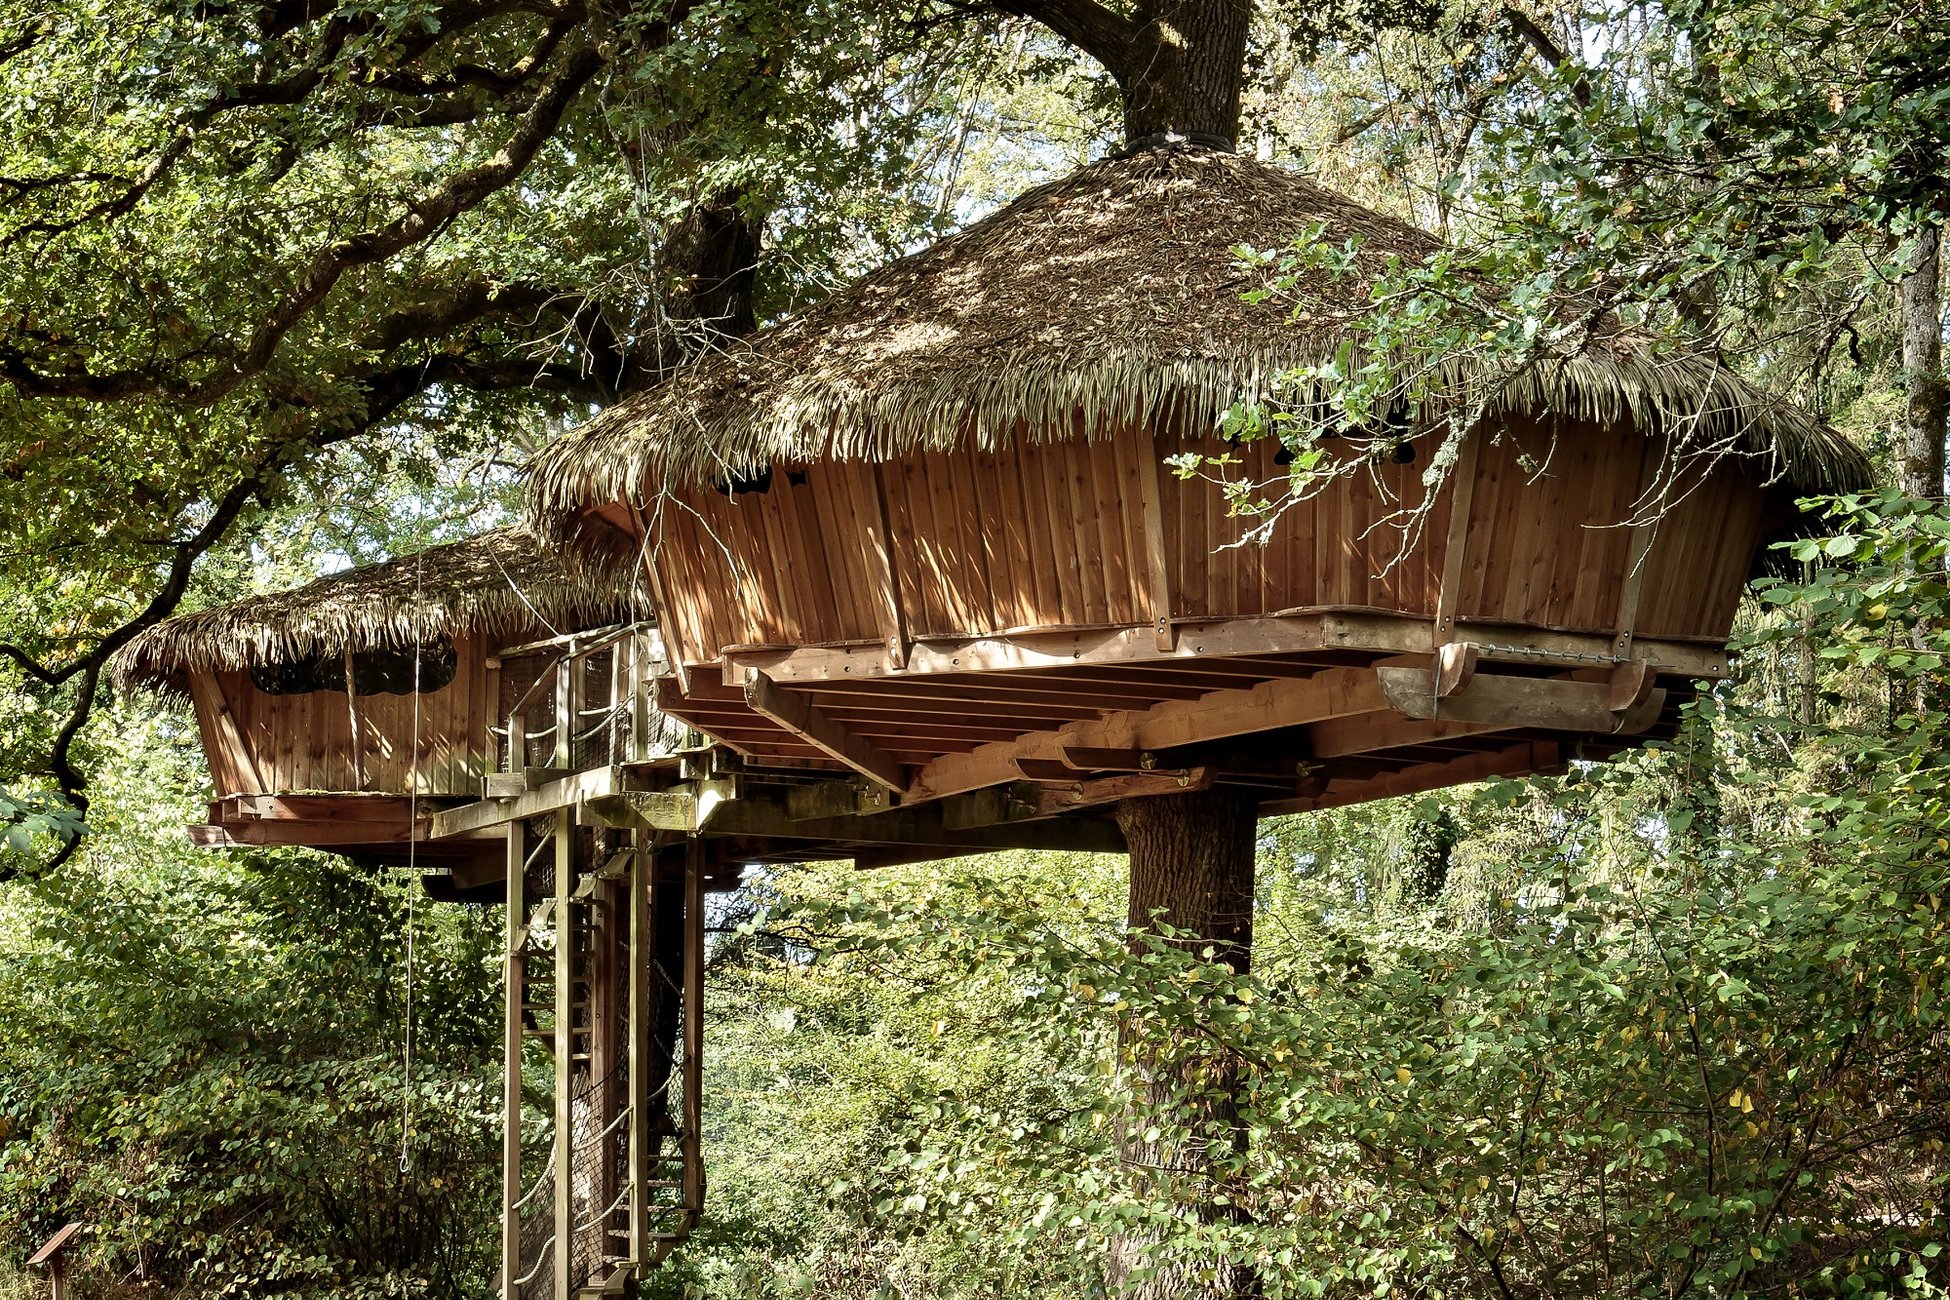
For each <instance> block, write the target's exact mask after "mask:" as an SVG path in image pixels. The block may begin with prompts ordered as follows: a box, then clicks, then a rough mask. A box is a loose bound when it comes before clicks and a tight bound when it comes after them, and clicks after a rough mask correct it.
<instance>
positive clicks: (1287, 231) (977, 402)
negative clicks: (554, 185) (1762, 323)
mask: <svg viewBox="0 0 1950 1300" xmlns="http://www.w3.org/2000/svg"><path fill="white" fill-rule="evenodd" d="M1316 223H1323V224H1324V226H1325V230H1324V232H1323V234H1322V236H1321V238H1322V239H1323V240H1324V241H1325V242H1327V243H1329V244H1332V245H1336V246H1338V245H1340V244H1341V243H1342V242H1343V241H1345V240H1346V239H1348V238H1349V237H1350V236H1353V235H1359V236H1360V239H1361V245H1362V250H1363V251H1362V254H1361V257H1362V261H1363V264H1364V265H1368V266H1376V267H1378V266H1379V265H1380V262H1381V259H1384V258H1387V257H1389V256H1391V255H1392V256H1399V257H1402V258H1405V259H1408V260H1411V261H1415V262H1419V261H1421V260H1422V259H1423V258H1425V257H1426V256H1428V255H1429V254H1430V253H1432V252H1434V251H1436V250H1437V248H1438V244H1437V243H1436V241H1435V240H1433V239H1432V238H1430V237H1429V236H1428V235H1426V234H1424V233H1422V232H1421V231H1418V230H1416V229H1414V228H1413V227H1411V226H1408V225H1405V224H1403V223H1402V222H1399V221H1396V220H1394V219H1392V218H1389V217H1386V216H1383V215H1381V214H1380V213H1377V212H1374V211H1372V210H1370V209H1368V208H1365V207H1363V206H1361V205H1360V204H1358V203H1355V202H1353V201H1351V200H1349V199H1347V198H1344V197H1342V196H1340V195H1337V194H1334V193H1332V192H1330V191H1328V190H1325V189H1322V188H1321V187H1319V186H1318V185H1315V184H1313V183H1312V182H1310V181H1308V180H1305V179H1304V178H1302V177H1299V176H1296V175H1294V174H1293V173H1291V172H1288V171H1285V170H1282V169H1280V168H1277V167H1273V166H1270V165H1267V164H1264V163H1260V162H1256V161H1253V160H1251V159H1247V158H1241V157H1238V156H1235V155H1232V154H1225V153H1218V152H1212V151H1207V150H1201V149H1193V148H1187V147H1173V148H1168V149H1155V150H1147V151H1143V152H1140V153H1137V154H1135V155H1133V156H1130V157H1128V158H1119V159H1107V160H1105V161H1102V162H1098V163H1094V164H1092V165H1090V166H1088V167H1085V168H1083V169H1082V170H1080V171H1078V172H1076V173H1074V174H1072V175H1070V176H1069V177H1067V178H1065V179H1063V180H1059V181H1056V182H1054V183H1052V184H1048V185H1044V186H1042V187H1040V188H1038V189H1034V190H1031V191H1030V192H1029V193H1027V194H1025V195H1023V196H1022V197H1021V198H1020V199H1017V200H1016V201H1015V202H1014V203H1011V204H1009V205H1008V206H1007V207H1005V208H1002V209H1001V210H999V211H997V212H995V213H994V214H992V215H990V216H989V217H987V218H985V219H984V220H981V221H978V222H976V223H975V224H973V225H971V226H969V227H968V228H966V229H965V230H962V231H961V232H959V233H958V234H955V235H953V236H950V237H949V238H947V239H944V240H942V241H941V242H940V243H938V244H936V245H934V246H933V247H931V248H929V249H927V250H925V251H923V252H920V253H917V254H915V255H913V256H911V257H907V258H903V259H901V260H899V261H897V262H893V263H891V264H889V265H887V266H885V267H882V268H881V269H879V270H878V271H875V272H873V273H872V274H870V275H868V276H866V277H865V278H863V279H861V280H859V281H857V282H856V283H854V284H853V285H851V286H849V287H848V288H846V289H844V290H842V291H840V292H838V293H836V294H834V295H833V296H832V297H830V298H828V299H827V300H826V301H825V302H823V303H821V304H820V305H818V306H816V307H814V308H813V309H811V310H809V311H807V312H805V313H804V314H803V315H800V316H798V317H796V318H793V319H790V320H788V321H786V322H784V323H782V324H780V325H778V326H776V327H774V328H772V329H768V330H766V331H764V332H763V333H761V334H759V335H758V336H756V337H755V338H754V339H752V340H750V341H749V342H748V343H744V344H737V345H733V346H732V347H731V348H729V349H728V350H726V351H722V352H719V353H716V354H713V355H711V356H708V357H706V358H704V359H702V360H700V361H699V362H698V363H696V364H693V365H692V366H690V367H688V368H687V369H685V370H683V371H681V372H680V373H679V374H678V375H677V376H675V377H674V378H672V379H671V380H670V381H669V382H667V383H665V384H663V385H661V386H659V387H658V388H656V389H654V390H652V391H649V392H646V393H644V394H642V395H641V396H639V397H636V398H634V399H632V400H630V401H626V402H623V403H621V404H619V405H617V406H615V407H612V408H611V409H609V410H607V411H605V412H603V413H602V414H600V415H598V416H597V417H596V418H594V419H592V420H590V421H589V422H587V423H586V424H584V425H582V426H581V427H580V428H578V429H575V430H573V431H572V432H570V433H569V434H567V435H566V436H564V437H563V438H561V439H558V440H557V441H556V442H555V443H554V444H552V445H551V446H549V447H547V448H546V449H544V450H543V452H542V453H541V454H540V455H539V456H538V457H537V458H536V459H535V461H534V463H533V465H532V466H531V471H530V480H531V483H530V486H531V505H532V507H533V509H534V512H535V518H536V520H537V522H538V523H539V524H541V525H543V526H546V527H550V528H553V527H554V526H556V525H559V524H561V523H562V522H564V520H565V519H566V518H568V517H572V516H573V515H574V514H575V512H576V511H578V510H579V509H581V508H584V507H586V506H591V505H600V504H603V503H605V502H610V501H620V500H630V501H641V500H642V499H644V497H645V496H646V494H647V493H653V492H654V490H655V488H656V486H657V485H658V484H659V483H660V482H665V481H668V482H674V483H693V484H694V483H696V482H699V481H705V480H711V479H717V478H720V477H722V476H724V475H727V474H745V473H750V472H753V471H755V470H757V469H758V468H759V467H760V466H762V465H764V464H766V463H769V462H770V461H773V460H782V461H788V462H803V461H807V460H815V459H821V458H828V457H835V458H866V459H879V458H884V457H887V456H890V455H892V454H896V453H898V452H901V451H904V450H908V449H912V448H917V447H920V448H929V447H932V448H940V447H945V446H949V445H955V444H961V443H965V442H973V443H974V444H976V445H978V446H995V445H998V444H999V443H1001V442H1002V441H1004V440H1006V439H1008V438H1010V437H1014V436H1028V437H1033V438H1051V437H1066V436H1075V434H1076V433H1077V431H1078V430H1079V428H1080V427H1081V428H1083V429H1085V430H1091V429H1095V428H1099V427H1102V424H1103V423H1104V422H1107V421H1110V420H1121V419H1130V418H1137V419H1143V418H1146V417H1148V416H1150V415H1152V414H1153V413H1155V412H1157V411H1158V410H1159V409H1160V408H1161V407H1163V406H1164V405H1165V404H1166V403H1172V404H1173V406H1174V409H1175V411H1176V412H1177V413H1178V414H1179V415H1180V417H1181V418H1185V419H1189V420H1191V421H1194V422H1196V423H1197V424H1201V425H1208V426H1209V424H1210V423H1211V422H1212V421H1215V420H1216V419H1217V418H1218V416H1219V414H1220V413H1221V412H1223V411H1224V410H1225V409H1226V408H1227V407H1228V406H1229V405H1231V404H1232V403H1233V402H1234V401H1236V400H1239V399H1240V398H1241V397H1242V395H1243V396H1246V397H1248V398H1253V397H1257V396H1260V395H1264V394H1266V393H1267V391H1268V386H1269V384H1270V382H1271V381H1272V380H1273V378H1274V377H1275V376H1276V375H1278V374H1280V373H1281V372H1283V371H1287V370H1290V369H1293V368H1295V367H1298V366H1304V365H1314V364H1318V363H1320V362H1322V361H1324V360H1326V359H1328V358H1330V357H1332V356H1333V354H1334V352H1335V350H1336V349H1337V348H1338V347H1339V346H1340V345H1341V343H1342V342H1343V341H1344V340H1346V339H1347V338H1348V337H1349V335H1350V331H1351V329H1352V328H1353V325H1354V323H1355V322H1356V321H1357V320H1358V318H1359V317H1360V315H1361V314H1362V310H1363V308H1364V306H1365V304H1364V303H1363V302H1361V301H1359V298H1360V297H1361V295H1360V294H1358V293H1357V292H1354V291H1353V286H1354V285H1356V284H1358V283H1359V281H1358V280H1353V281H1350V280H1348V279H1336V278H1332V277H1330V276H1328V275H1326V274H1325V273H1323V274H1322V275H1321V276H1319V277H1318V281H1317V282H1310V283H1308V284H1306V285H1305V286H1304V288H1303V292H1302V297H1303V299H1304V301H1302V302H1301V303H1300V305H1299V310H1298V311H1297V312H1295V311H1294V310H1293V304H1291V303H1279V304H1274V303H1259V304H1253V303H1248V302H1246V301H1245V300H1244V298H1243V296H1242V294H1243V293H1244V291H1245V290H1246V289H1247V288H1249V287H1250V285H1249V282H1248V280H1247V278H1246V277H1245V276H1244V275H1243V274H1242V272H1241V270H1240V267H1239V263H1238V260H1237V258H1236V257H1235V256H1234V253H1233V252H1232V250H1233V249H1234V248H1235V247H1236V246H1238V245H1241V244H1247V245H1251V246H1253V247H1255V248H1259V249H1262V250H1278V249H1281V248H1284V247H1286V246H1288V245H1289V244H1291V242H1292V241H1294V240H1295V239H1296V238H1298V237H1300V236H1301V235H1302V234H1303V233H1304V232H1306V231H1307V230H1309V229H1310V228H1311V227H1312V226H1314V225H1315V224H1316ZM1452 379H1453V381H1454V382H1455V384H1456V385H1457V387H1458V389H1462V388H1466V387H1467V385H1469V384H1470V383H1471V382H1472V381H1473V382H1475V383H1477V384H1479V385H1480V384H1481V383H1482V376H1480V375H1474V374H1471V373H1470V371H1469V363H1467V362H1462V363H1458V372H1457V373H1456V374H1455V375H1454V376H1453V377H1452ZM1499 404H1500V405H1502V406H1505V407H1508V408H1522V409H1528V410H1541V409H1556V410H1560V411H1565V412H1567V413H1575V414H1578V415H1583V416H1588V417H1597V418H1600V419H1603V420H1606V421H1610V420H1613V419H1617V418H1620V417H1629V418H1632V419H1634V420H1636V421H1639V422H1640V423H1641V425H1642V426H1643V427H1648V428H1649V427H1659V426H1661V425H1663V424H1666V423H1668V422H1670V421H1672V420H1674V419H1677V418H1682V417H1686V416H1692V415H1703V416H1704V417H1705V424H1706V425H1707V426H1711V432H1712V433H1713V435H1714V436H1715V437H1716V438H1720V437H1727V436H1729V435H1730V436H1731V437H1732V438H1733V439H1734V441H1735V442H1736V444H1737V445H1740V446H1742V447H1743V448H1745V449H1746V450H1749V451H1754V452H1759V453H1763V454H1765V455H1767V456H1768V457H1769V458H1770V460H1771V462H1772V463H1771V472H1778V473H1779V474H1780V475H1782V476H1783V477H1784V478H1785V479H1786V480H1787V481H1788V482H1789V483H1790V484H1791V485H1792V486H1794V487H1796V488H1798V489H1802V490H1810V491H1818V490H1836V489H1839V488H1842V487H1845V486H1848V485H1851V484H1854V483H1856V482H1858V481H1860V480H1863V479H1865V478H1866V463H1865V462H1864V461H1863V460H1862V458H1861V456H1860V455H1859V454H1858V453H1857V452H1856V451H1855V449H1854V448H1853V447H1852V446H1851V445H1850V444H1848V443H1847V442H1846V441H1845V440H1843V439H1842V438H1841V437H1840V435H1838V434H1836V433H1835V432H1834V431H1833V430H1831V429H1829V428H1827V427H1826V426H1824V425H1822V424H1821V423H1820V422H1819V421H1816V420H1814V419H1813V418H1812V417H1810V416H1808V415H1806V414H1805V413H1804V412H1802V411H1800V410H1799V409H1797V408H1795V407H1793V406H1791V405H1789V404H1787V403H1784V402H1781V401H1779V400H1778V399H1775V398H1773V397H1770V396H1769V395H1767V394H1765V393H1763V392H1761V391H1760V390H1759V389H1757V388H1755V387H1753V386H1752V385H1750V384H1747V383H1745V382H1743V381H1742V380H1740V379H1738V378H1737V377H1735V376H1734V375H1732V374H1731V373H1729V372H1728V371H1726V370H1725V369H1723V368H1722V367H1720V366H1719V365H1717V364H1716V363H1715V362H1714V361H1713V360H1712V359H1710V358H1705V357H1698V356H1691V357H1674V356H1671V355H1659V356H1655V355H1653V354H1652V352H1651V351H1650V349H1649V348H1648V347H1647V346H1646V345H1645V343H1644V342H1643V341H1642V340H1637V339H1633V338H1630V337H1626V336H1622V335H1618V334H1616V333H1614V335H1613V336H1612V337H1611V338H1610V339H1608V340H1605V341H1603V342H1600V343H1596V344H1594V345H1593V346H1591V347H1588V348H1587V349H1586V350H1585V351H1584V352H1583V353H1582V354H1580V355H1579V356H1577V357H1576V358H1574V359H1571V360H1569V361H1562V362H1553V363H1549V364H1546V365H1543V366H1539V367H1537V368H1535V369H1534V370H1532V371H1530V372H1529V373H1526V374H1523V375H1520V376H1518V377H1517V378H1516V380H1515V381H1514V382H1512V383H1508V384H1507V386H1506V387H1505V390H1504V391H1503V392H1502V394H1501V396H1500V398H1499ZM1078 412H1081V413H1082V414H1083V416H1084V420H1083V421H1082V422H1081V425H1080V423H1079V421H1078V420H1077V418H1076V416H1077V413H1078Z"/></svg>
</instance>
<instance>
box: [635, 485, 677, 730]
mask: <svg viewBox="0 0 1950 1300" xmlns="http://www.w3.org/2000/svg"><path fill="white" fill-rule="evenodd" d="M658 510H659V512H661V510H662V506H661V505H659V507H658ZM630 522H631V523H633V524H635V525H636V535H637V558H638V559H639V560H640V561H641V562H642V564H643V581H644V585H646V586H647V587H649V588H650V604H651V606H652V607H653V608H655V610H656V611H657V635H659V636H661V637H662V638H663V641H664V651H665V654H666V657H667V658H668V659H669V660H670V671H671V675H672V676H674V677H675V678H676V679H677V686H678V689H679V690H682V691H686V692H688V691H689V690H690V689H691V670H690V666H689V665H688V664H687V663H686V662H685V656H686V655H687V653H688V652H689V651H690V647H689V646H687V645H685V644H684V642H683V639H682V638H681V637H679V636H678V634H677V614H676V611H675V610H673V609H672V608H671V604H670V602H669V601H668V600H666V599H664V584H663V579H662V578H661V577H660V576H658V573H657V561H656V558H655V557H656V550H657V548H658V547H659V546H662V545H663V542H662V540H661V539H658V540H657V541H655V542H653V541H652V540H651V538H650V524H649V521H648V520H646V519H644V517H643V511H642V510H641V509H639V508H638V507H637V506H634V505H632V506H631V507H630Z"/></svg>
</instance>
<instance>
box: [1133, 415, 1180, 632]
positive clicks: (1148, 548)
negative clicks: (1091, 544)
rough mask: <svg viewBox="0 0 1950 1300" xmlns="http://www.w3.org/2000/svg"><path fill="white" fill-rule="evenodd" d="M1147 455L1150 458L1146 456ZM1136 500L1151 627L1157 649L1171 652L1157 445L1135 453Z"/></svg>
mask: <svg viewBox="0 0 1950 1300" xmlns="http://www.w3.org/2000/svg"><path fill="white" fill-rule="evenodd" d="M1146 451H1150V452H1151V453H1152V454H1151V455H1150V456H1147V455H1146V454H1145V452H1146ZM1134 472H1135V473H1136V476H1137V480H1138V500H1139V502H1140V504H1141V506H1142V508H1143V512H1144V567H1145V577H1146V590H1147V591H1148V592H1149V594H1150V598H1151V627H1152V630H1153V631H1154V632H1156V633H1157V638H1158V649H1160V650H1163V651H1167V652H1168V651H1170V650H1171V649H1172V648H1173V646H1174V644H1175V642H1176V639H1177V638H1176V635H1175V634H1174V632H1173V631H1172V624H1171V570H1170V568H1169V566H1168V565H1167V564H1166V563H1165V512H1164V505H1163V502H1162V499H1161V498H1162V496H1163V493H1162V492H1161V491H1160V489H1159V486H1158V472H1159V466H1158V462H1157V457H1156V443H1155V442H1151V441H1149V440H1147V442H1146V444H1145V446H1144V447H1142V448H1140V449H1139V451H1138V453H1137V461H1136V469H1135V471H1134Z"/></svg>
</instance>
